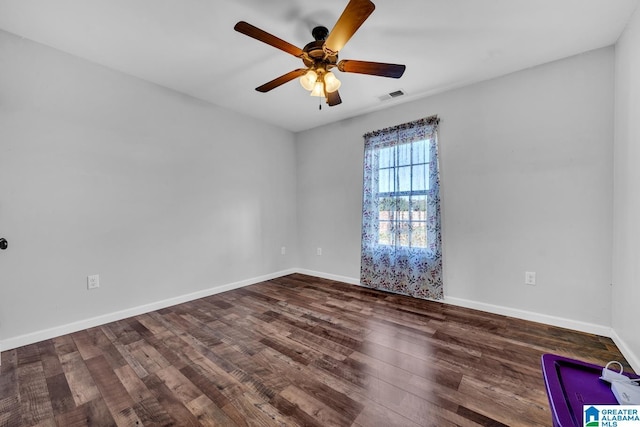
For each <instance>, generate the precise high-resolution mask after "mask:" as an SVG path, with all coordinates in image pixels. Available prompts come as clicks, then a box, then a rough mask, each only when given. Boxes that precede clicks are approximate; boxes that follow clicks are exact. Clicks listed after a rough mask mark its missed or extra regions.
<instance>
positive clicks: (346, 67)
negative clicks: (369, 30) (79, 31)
mask: <svg viewBox="0 0 640 427" xmlns="http://www.w3.org/2000/svg"><path fill="white" fill-rule="evenodd" d="M374 9H375V5H374V4H373V3H372V2H371V1H370V0H350V1H349V3H348V4H347V6H346V7H345V9H344V11H343V12H342V15H340V17H339V18H338V21H337V22H336V24H335V25H334V27H333V29H332V30H331V32H329V30H328V29H327V28H326V27H322V26H319V27H315V28H314V29H313V30H312V32H311V34H312V36H313V38H314V39H315V41H312V42H311V43H308V44H307V45H306V46H305V47H304V48H303V49H300V48H298V47H296V46H294V45H292V44H291V43H288V42H286V41H284V40H282V39H280V38H278V37H276V36H274V35H272V34H269V33H267V32H266V31H264V30H261V29H259V28H257V27H254V26H253V25H251V24H249V23H247V22H244V21H240V22H238V23H237V24H236V25H235V27H234V29H235V30H236V31H238V32H239V33H242V34H244V35H247V36H249V37H252V38H254V39H256V40H258V41H261V42H263V43H266V44H268V45H271V46H273V47H275V48H277V49H280V50H282V51H284V52H286V53H288V54H290V55H293V56H295V57H297V58H300V59H302V62H303V63H304V65H305V67H306V68H298V69H297V70H293V71H290V72H288V73H286V74H283V75H282V76H280V77H277V78H275V79H273V80H271V81H270V82H267V83H265V84H263V85H262V86H258V87H257V88H256V90H257V91H258V92H268V91H270V90H272V89H275V88H277V87H278V86H281V85H283V84H285V83H287V82H289V81H291V80H293V79H295V78H298V77H299V78H300V84H301V85H302V87H303V88H305V89H306V90H308V91H310V92H311V93H310V95H311V96H318V97H324V98H325V100H326V102H327V104H328V105H329V106H330V107H331V106H334V105H338V104H340V103H342V99H341V98H340V94H339V93H338V89H339V88H340V86H341V84H342V83H341V82H340V80H338V78H337V77H336V75H335V74H334V73H333V72H331V70H332V69H333V68H337V69H338V70H339V71H341V72H343V73H358V74H369V75H374V76H381V77H391V78H395V79H398V78H400V77H401V76H402V74H403V73H404V71H405V68H406V67H405V66H404V65H401V64H387V63H384V62H370V61H356V60H342V61H338V52H339V51H340V50H341V49H342V48H343V47H344V45H345V44H346V43H347V42H348V41H349V40H350V39H351V37H352V36H353V35H354V34H355V32H356V31H357V30H358V28H360V26H361V25H362V24H363V23H364V21H365V20H366V19H367V18H368V17H369V15H371V13H372V12H373V10H374Z"/></svg>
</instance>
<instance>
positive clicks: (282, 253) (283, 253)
mask: <svg viewBox="0 0 640 427" xmlns="http://www.w3.org/2000/svg"><path fill="white" fill-rule="evenodd" d="M286 254H287V248H286V247H285V246H283V247H281V248H280V255H286Z"/></svg>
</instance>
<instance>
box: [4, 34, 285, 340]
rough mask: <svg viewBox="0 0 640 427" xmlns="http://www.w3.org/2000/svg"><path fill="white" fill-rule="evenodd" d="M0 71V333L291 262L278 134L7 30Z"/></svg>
mask: <svg viewBox="0 0 640 427" xmlns="http://www.w3.org/2000/svg"><path fill="white" fill-rule="evenodd" d="M0 69H1V79H0V236H3V237H6V238H7V239H8V241H9V249H8V250H6V251H2V253H0V282H1V285H0V339H2V340H15V339H16V337H20V336H22V335H25V334H32V333H35V332H38V331H43V330H46V329H48V328H57V327H60V326H61V325H67V324H70V323H73V322H79V321H84V320H85V319H88V318H93V317H96V316H101V315H106V314H110V313H115V312H119V311H122V310H127V309H130V308H133V307H139V306H144V305H147V304H150V303H153V302H158V301H163V300H167V299H171V298H175V297H178V296H182V295H186V294H190V293H194V292H201V291H205V290H208V289H211V288H215V287H217V286H220V285H227V284H229V283H234V282H237V281H242V280H247V279H251V278H255V277H261V276H262V275H266V274H273V273H275V272H279V271H282V270H286V269H290V268H292V267H294V266H296V265H297V260H296V259H295V255H294V254H295V253H296V250H295V244H296V241H297V239H296V204H295V173H296V167H295V154H294V150H295V146H294V137H293V135H292V134H291V133H290V132H288V131H285V130H282V129H279V128H276V127H273V126H270V125H266V124H262V123H259V122H257V121H255V120H254V119H250V118H247V117H243V116H241V115H238V114H235V113H231V112H229V111H226V110H223V109H221V108H217V107H215V106H212V105H209V104H206V103H203V102H200V101H197V100H195V99H193V98H190V97H187V96H183V95H179V94H177V93H175V92H172V91H169V90H166V89H163V88H161V87H159V86H156V85H153V84H150V83H147V82H143V81H141V80H138V79H135V78H132V77H129V76H126V75H124V74H121V73H117V72H114V71H111V70H109V69H106V68H103V67H100V66H97V65H94V64H91V63H89V62H86V61H84V60H81V59H78V58H75V57H72V56H69V55H66V54H64V53H61V52H60V51H57V50H53V49H50V48H47V47H45V46H42V45H39V44H36V43H32V42H29V41H27V40H24V39H21V38H19V37H16V36H14V35H11V34H9V33H5V32H0ZM282 246H286V247H288V249H289V250H288V254H287V255H285V256H282V255H281V254H280V248H281V247H282ZM89 274H99V275H100V282H101V287H100V288H99V289H97V290H93V291H87V290H86V276H87V275H89ZM45 335H46V334H45ZM36 338H38V336H37V337H36ZM14 342H15V341H14ZM17 342H20V340H18V341H17Z"/></svg>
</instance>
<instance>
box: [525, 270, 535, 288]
mask: <svg viewBox="0 0 640 427" xmlns="http://www.w3.org/2000/svg"><path fill="white" fill-rule="evenodd" d="M524 284H525V285H535V284H536V272H535V271H525V273H524Z"/></svg>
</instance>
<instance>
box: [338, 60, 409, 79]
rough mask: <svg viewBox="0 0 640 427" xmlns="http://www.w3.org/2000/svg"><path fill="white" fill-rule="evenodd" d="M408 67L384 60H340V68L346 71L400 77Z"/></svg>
mask: <svg viewBox="0 0 640 427" xmlns="http://www.w3.org/2000/svg"><path fill="white" fill-rule="evenodd" d="M406 68H407V67H406V66H405V65H401V64H386V63H384V62H369V61H355V60H353V59H344V60H342V61H340V62H338V70H340V71H343V72H345V73H359V74H371V75H374V76H382V77H392V78H394V79H399V78H400V77H402V74H404V70H405V69H406Z"/></svg>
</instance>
